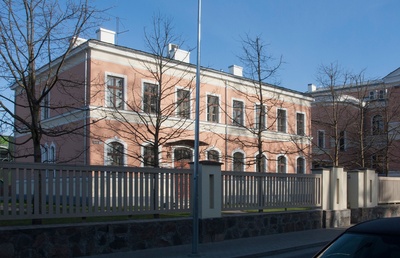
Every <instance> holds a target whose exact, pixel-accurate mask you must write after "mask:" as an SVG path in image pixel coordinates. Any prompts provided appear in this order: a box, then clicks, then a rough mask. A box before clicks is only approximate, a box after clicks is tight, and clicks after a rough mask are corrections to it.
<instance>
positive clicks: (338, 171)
mask: <svg viewBox="0 0 400 258" xmlns="http://www.w3.org/2000/svg"><path fill="white" fill-rule="evenodd" d="M312 173H313V174H321V175H322V179H321V180H322V182H321V183H322V187H321V188H322V191H321V200H322V205H321V207H322V210H323V219H322V226H323V227H324V228H335V227H344V226H349V225H350V210H348V209H347V173H346V172H345V171H343V168H340V167H331V168H321V169H313V170H312Z"/></svg>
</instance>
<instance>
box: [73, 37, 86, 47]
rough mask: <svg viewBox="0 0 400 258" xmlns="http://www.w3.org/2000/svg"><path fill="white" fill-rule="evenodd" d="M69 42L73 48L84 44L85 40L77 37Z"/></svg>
mask: <svg viewBox="0 0 400 258" xmlns="http://www.w3.org/2000/svg"><path fill="white" fill-rule="evenodd" d="M71 41H72V42H73V43H74V45H73V46H72V47H73V48H74V47H77V46H79V45H81V44H83V43H85V42H86V41H87V40H86V39H83V38H79V37H73V38H72V39H71Z"/></svg>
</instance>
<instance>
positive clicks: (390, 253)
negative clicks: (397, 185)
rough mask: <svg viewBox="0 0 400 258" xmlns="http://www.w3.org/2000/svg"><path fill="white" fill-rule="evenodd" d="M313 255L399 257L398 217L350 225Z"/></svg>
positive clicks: (399, 234) (399, 218) (399, 222)
mask: <svg viewBox="0 0 400 258" xmlns="http://www.w3.org/2000/svg"><path fill="white" fill-rule="evenodd" d="M314 257H331V258H334V257H379V258H381V257H400V217H396V218H383V219H375V220H369V221H366V222H361V223H359V224H357V225H355V226H353V227H350V228H349V229H347V230H346V231H345V232H343V234H341V235H340V236H338V237H337V238H336V239H335V240H333V241H332V242H331V243H329V244H328V245H327V246H326V247H324V248H323V249H322V250H321V251H320V252H319V253H318V254H316V255H315V256H314Z"/></svg>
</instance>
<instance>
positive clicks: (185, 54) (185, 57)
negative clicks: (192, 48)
mask: <svg viewBox="0 0 400 258" xmlns="http://www.w3.org/2000/svg"><path fill="white" fill-rule="evenodd" d="M168 55H169V58H172V59H174V60H177V61H182V62H185V63H189V62H190V53H189V51H185V50H182V49H179V46H178V45H176V44H168Z"/></svg>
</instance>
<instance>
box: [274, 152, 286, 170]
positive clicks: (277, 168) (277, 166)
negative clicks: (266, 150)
mask: <svg viewBox="0 0 400 258" xmlns="http://www.w3.org/2000/svg"><path fill="white" fill-rule="evenodd" d="M280 157H284V158H285V171H284V172H283V173H281V172H279V158H280ZM276 173H280V174H287V173H288V158H287V157H286V155H284V154H281V155H278V156H276Z"/></svg>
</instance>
